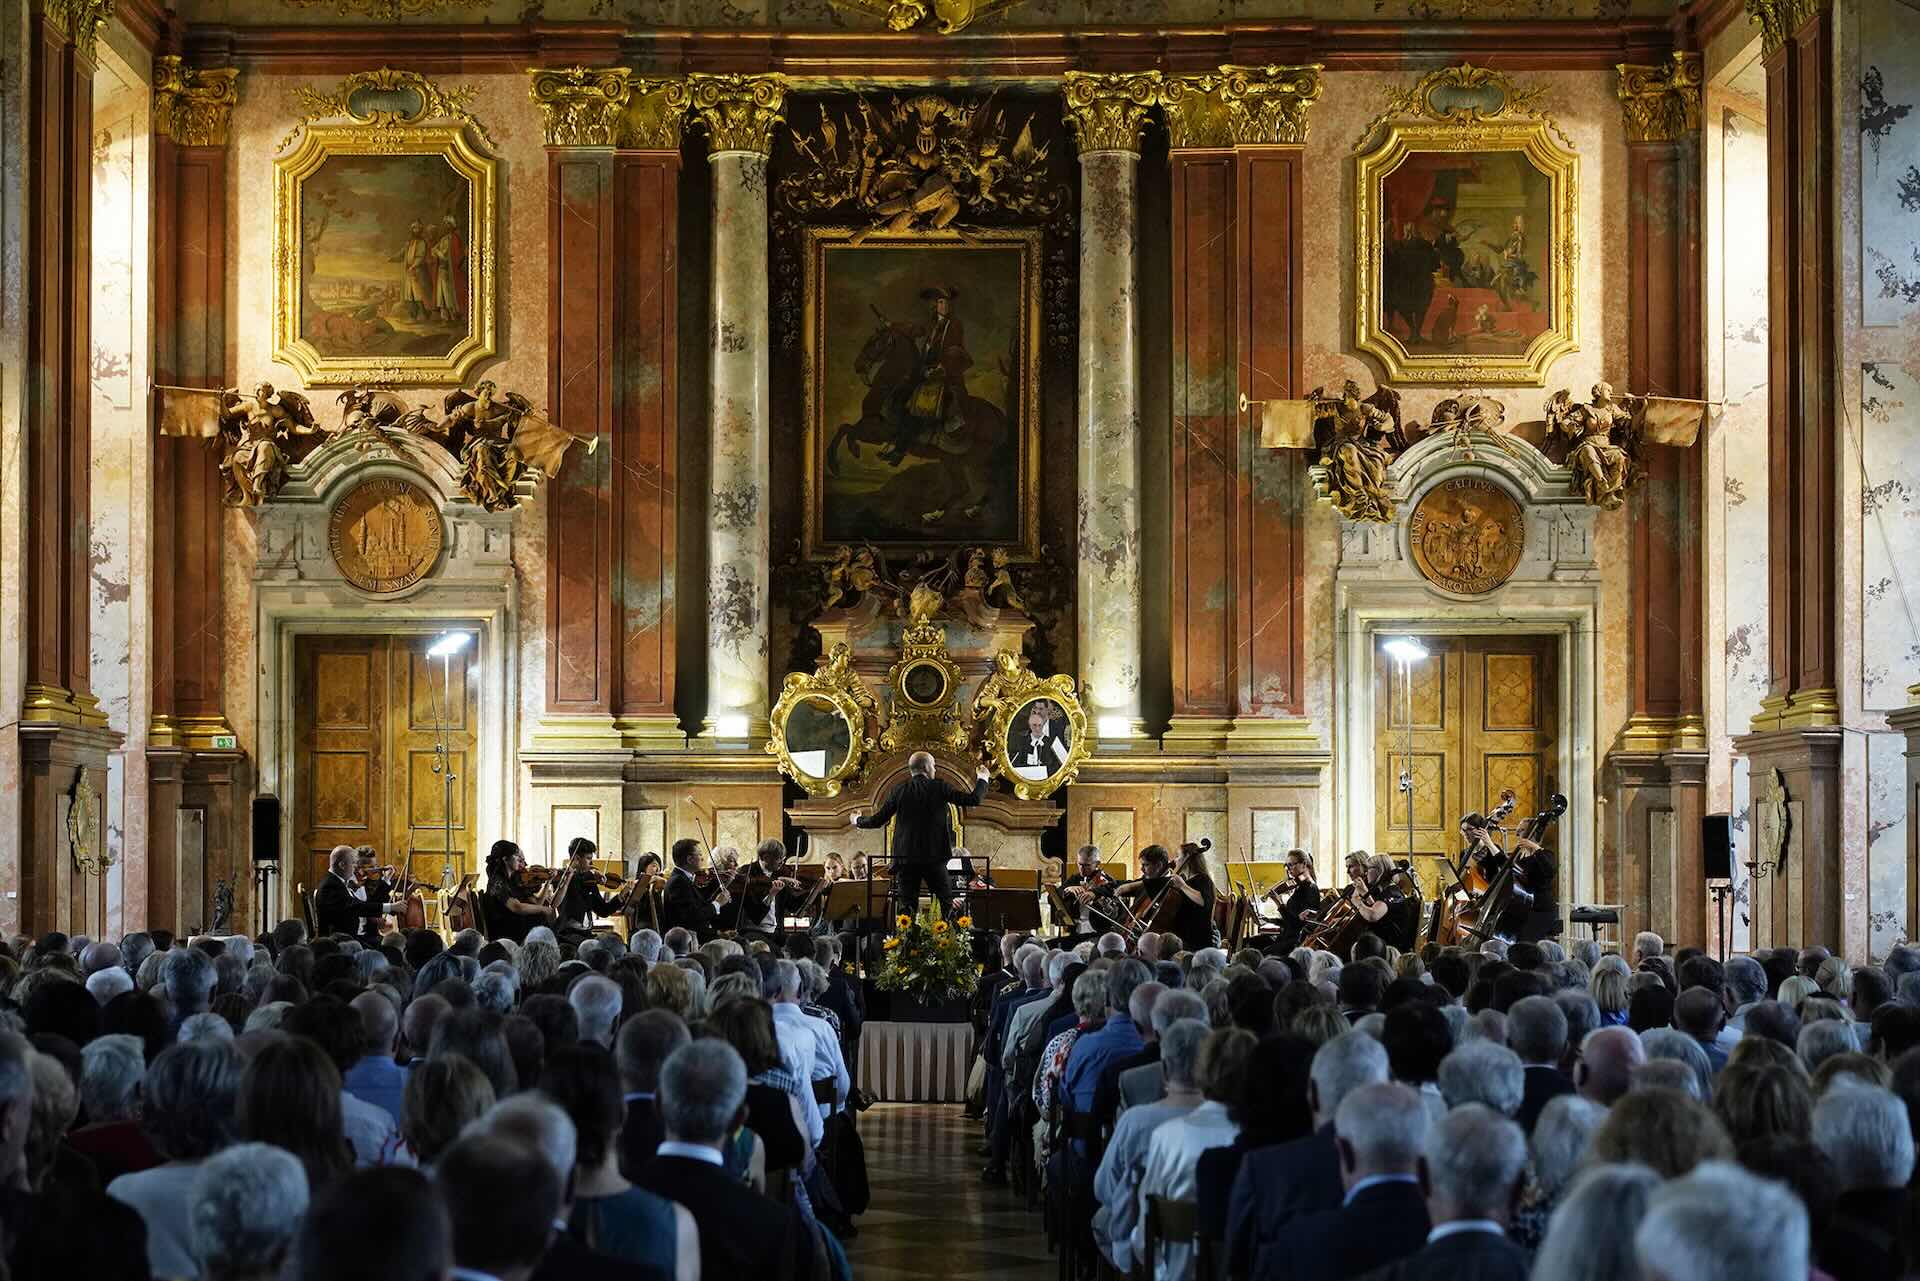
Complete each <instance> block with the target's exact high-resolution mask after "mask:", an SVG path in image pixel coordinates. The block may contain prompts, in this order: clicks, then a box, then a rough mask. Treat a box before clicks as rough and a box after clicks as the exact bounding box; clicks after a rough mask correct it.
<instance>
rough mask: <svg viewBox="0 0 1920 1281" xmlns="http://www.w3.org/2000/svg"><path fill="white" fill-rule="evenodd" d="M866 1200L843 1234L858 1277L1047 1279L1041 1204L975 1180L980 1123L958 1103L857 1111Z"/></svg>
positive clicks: (1050, 1267)
mask: <svg viewBox="0 0 1920 1281" xmlns="http://www.w3.org/2000/svg"><path fill="white" fill-rule="evenodd" d="M860 1137H861V1139H862V1140H863V1141H864V1142H865V1144H866V1148H867V1180H868V1184H869V1186H870V1188H871V1190H872V1193H873V1201H872V1204H871V1205H870V1206H869V1207H868V1210H867V1212H866V1213H865V1214H863V1215H861V1216H860V1218H859V1220H858V1223H859V1226H860V1235H859V1236H857V1237H855V1238H854V1239H853V1240H852V1241H849V1242H848V1243H847V1257H848V1259H849V1260H850V1261H851V1262H852V1264H853V1272H854V1277H855V1278H856V1281H900V1279H903V1278H911V1277H950V1278H956V1279H958V1278H973V1279H975V1281H987V1279H988V1278H991V1279H992V1281H1052V1278H1053V1277H1054V1276H1055V1263H1054V1259H1053V1256H1052V1255H1051V1254H1049V1253H1047V1237H1046V1232H1045V1230H1044V1228H1043V1227H1042V1225H1041V1222H1040V1215H1039V1213H1038V1212H1037V1211H1029V1210H1028V1209H1027V1208H1026V1202H1025V1199H1024V1198H1022V1197H1020V1196H1017V1195H1015V1194H1014V1193H1012V1192H1010V1191H1008V1190H1007V1189H1005V1188H990V1187H986V1186H985V1185H983V1184H982V1183H981V1182H980V1167H981V1166H983V1165H984V1164H986V1162H985V1161H984V1160H982V1159H981V1158H980V1157H978V1156H976V1155H975V1149H976V1148H977V1147H978V1146H979V1143H980V1123H979V1122H978V1121H969V1120H968V1119H967V1118H966V1117H965V1116H964V1115H963V1114H962V1109H961V1107H960V1105H959V1104H957V1103H879V1104H876V1105H874V1106H873V1107H872V1108H870V1109H868V1110H867V1111H866V1112H863V1113H861V1115H860Z"/></svg>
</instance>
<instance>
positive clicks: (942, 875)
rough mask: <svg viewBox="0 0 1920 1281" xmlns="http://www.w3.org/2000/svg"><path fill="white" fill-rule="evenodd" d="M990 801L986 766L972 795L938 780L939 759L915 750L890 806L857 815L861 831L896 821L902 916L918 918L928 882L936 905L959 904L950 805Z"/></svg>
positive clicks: (896, 865)
mask: <svg viewBox="0 0 1920 1281" xmlns="http://www.w3.org/2000/svg"><path fill="white" fill-rule="evenodd" d="M986 798H987V770H986V767H985V766H981V768H980V774H979V778H978V779H977V780H976V781H975V783H974V785H973V790H972V791H971V792H963V791H961V790H960V789H959V788H957V787H953V786H951V785H949V784H947V783H943V782H941V781H940V780H939V779H938V778H937V777H935V776H934V769H933V757H932V756H931V755H930V754H928V753H926V752H915V753H914V754H913V755H912V756H911V757H909V758H908V759H907V780H906V781H905V782H904V783H902V784H900V786H898V787H896V788H894V789H893V795H891V796H889V797H887V803H886V804H884V805H882V806H881V807H880V808H879V809H877V810H875V811H874V812H873V813H872V814H868V815H862V814H861V813H860V811H858V810H855V811H854V813H853V825H854V826H855V827H866V828H872V827H885V826H886V825H887V821H888V820H889V819H894V820H896V821H895V826H894V832H893V886H894V890H895V891H896V892H897V893H898V895H899V899H898V902H899V904H900V908H899V910H900V912H901V914H902V915H905V916H912V915H913V914H914V909H915V908H916V907H917V906H918V905H919V902H920V886H921V883H922V882H923V881H924V882H925V883H926V887H927V890H928V892H929V893H931V894H932V895H933V896H934V901H935V902H936V903H939V904H941V905H942V906H943V907H944V906H945V905H946V904H947V903H950V902H951V901H952V900H953V883H952V882H951V881H950V880H948V879H947V860H948V859H950V858H952V857H953V825H952V824H951V823H950V822H948V820H947V806H949V805H978V804H979V803H980V802H981V801H983V800H985V799H986Z"/></svg>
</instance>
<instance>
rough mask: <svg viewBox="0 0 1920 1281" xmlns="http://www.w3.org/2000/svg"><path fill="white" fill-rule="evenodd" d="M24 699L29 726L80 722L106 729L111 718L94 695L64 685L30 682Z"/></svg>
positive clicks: (22, 715)
mask: <svg viewBox="0 0 1920 1281" xmlns="http://www.w3.org/2000/svg"><path fill="white" fill-rule="evenodd" d="M24 693H25V697H24V698H23V699H22V700H21V706H20V720H21V723H22V724H27V725H76V726H82V727H85V728H89V729H105V728H106V727H107V717H106V714H105V713H104V712H102V711H101V710H100V700H99V699H97V698H95V697H93V696H92V695H91V694H75V693H74V692H73V691H72V690H70V689H68V688H66V687H65V686H63V685H48V684H45V683H44V682H41V681H28V682H27V687H26V690H25V691H24Z"/></svg>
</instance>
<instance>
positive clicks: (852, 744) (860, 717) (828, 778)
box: [767, 642, 875, 796]
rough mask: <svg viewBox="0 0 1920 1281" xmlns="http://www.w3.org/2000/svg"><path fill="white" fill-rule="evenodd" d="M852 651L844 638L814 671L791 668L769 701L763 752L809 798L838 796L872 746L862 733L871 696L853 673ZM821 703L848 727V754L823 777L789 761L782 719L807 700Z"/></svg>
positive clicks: (871, 710) (872, 706) (871, 705)
mask: <svg viewBox="0 0 1920 1281" xmlns="http://www.w3.org/2000/svg"><path fill="white" fill-rule="evenodd" d="M851 658H852V655H851V651H850V650H848V648H847V646H846V644H845V642H842V643H840V644H837V645H835V646H834V647H833V649H832V651H831V652H830V653H829V654H828V655H827V658H826V660H825V662H823V663H822V664H821V666H820V668H819V670H818V671H813V672H790V673H788V675H787V679H786V681H785V682H784V683H782V685H781V687H780V701H779V702H777V703H775V704H774V705H773V712H772V715H771V716H769V717H768V719H769V720H770V721H771V722H772V733H771V735H770V736H769V737H768V740H767V754H768V755H769V756H772V757H773V758H774V759H775V760H776V761H778V763H779V767H780V772H781V773H782V774H785V775H786V776H787V777H788V778H790V779H792V780H793V781H794V782H796V783H798V784H799V785H800V787H801V789H802V790H803V791H805V792H806V793H807V795H809V796H838V795H839V794H840V791H841V789H842V788H844V787H845V786H846V784H847V782H848V780H850V779H852V778H854V777H855V776H856V775H858V774H859V772H860V770H861V768H862V767H863V766H864V765H865V764H866V759H867V754H868V753H869V752H871V751H872V750H873V739H872V737H871V736H870V735H869V734H868V733H867V726H868V722H869V718H870V717H871V716H872V714H873V713H874V711H875V704H874V700H873V694H872V693H871V692H869V691H868V689H867V687H866V685H865V684H864V683H863V682H862V681H861V680H860V677H859V675H858V674H857V673H856V672H854V670H853V667H852V663H851ZM809 703H812V704H822V703H824V704H825V705H826V706H827V707H828V708H831V709H832V711H833V712H834V713H835V714H837V715H838V716H839V717H840V719H841V721H842V722H843V723H844V724H845V725H846V727H847V754H846V756H845V757H844V758H843V759H842V760H841V761H840V763H839V764H838V765H837V766H835V767H834V768H833V769H831V770H829V771H828V772H827V773H826V774H825V775H814V774H809V773H808V772H807V771H806V770H804V769H802V768H801V767H800V765H799V763H798V762H797V761H795V760H794V757H793V753H792V751H791V750H790V749H789V745H788V743H787V722H788V720H789V719H790V718H791V717H792V716H793V714H794V712H795V710H797V709H798V708H800V707H802V706H804V705H806V704H809Z"/></svg>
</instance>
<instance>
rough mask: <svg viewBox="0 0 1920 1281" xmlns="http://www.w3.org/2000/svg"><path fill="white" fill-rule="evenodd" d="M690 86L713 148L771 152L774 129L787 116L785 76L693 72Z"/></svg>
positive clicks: (691, 95)
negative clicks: (721, 74) (720, 74)
mask: <svg viewBox="0 0 1920 1281" xmlns="http://www.w3.org/2000/svg"><path fill="white" fill-rule="evenodd" d="M687 89H688V92H689V95H690V97H691V99H692V102H693V112H694V116H695V118H697V119H698V120H699V121H700V123H701V124H702V125H704V126H705V127H706V130H707V136H708V138H709V139H710V140H711V144H712V149H713V150H714V151H756V152H758V153H760V154H761V155H763V156H765V155H771V154H772V152H773V131H774V130H775V129H776V128H778V127H779V125H780V123H781V122H782V121H784V120H785V119H786V104H787V79H786V77H785V76H781V75H775V74H768V75H761V76H738V75H727V76H709V75H694V76H689V77H688V78H687Z"/></svg>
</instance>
